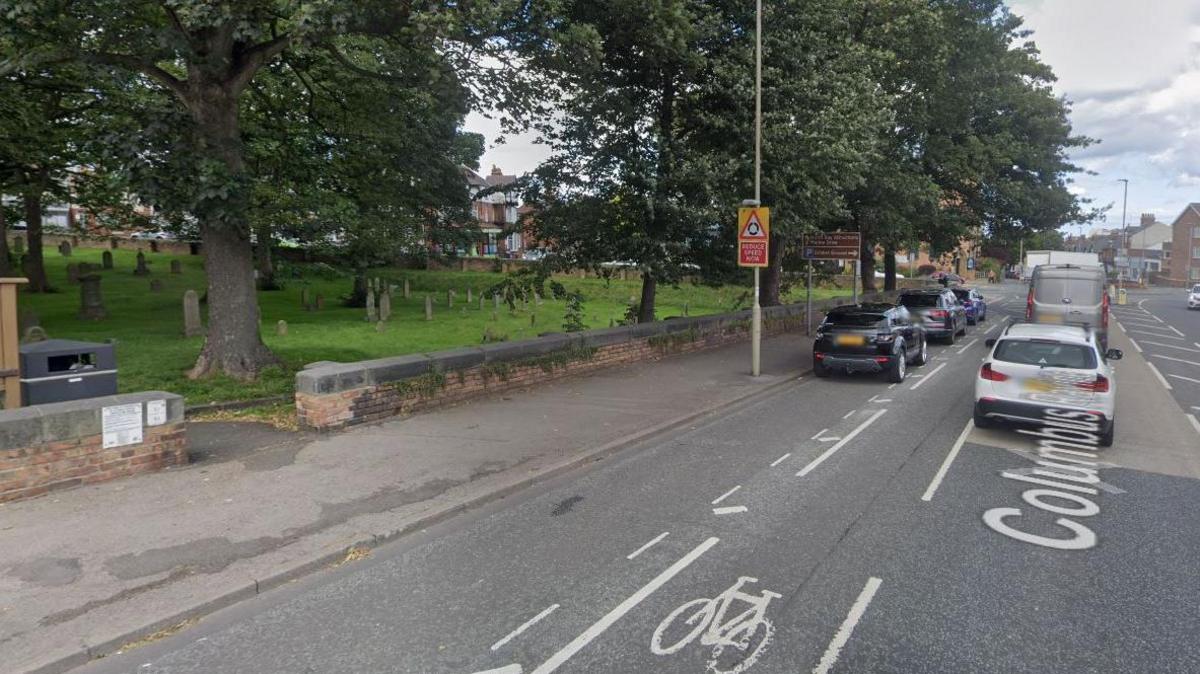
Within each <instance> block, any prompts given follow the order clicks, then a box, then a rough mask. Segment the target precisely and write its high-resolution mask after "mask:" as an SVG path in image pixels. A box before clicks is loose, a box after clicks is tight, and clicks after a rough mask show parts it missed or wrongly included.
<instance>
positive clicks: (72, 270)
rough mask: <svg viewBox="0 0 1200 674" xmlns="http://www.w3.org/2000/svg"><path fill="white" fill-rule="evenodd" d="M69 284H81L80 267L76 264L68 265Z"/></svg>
mask: <svg viewBox="0 0 1200 674" xmlns="http://www.w3.org/2000/svg"><path fill="white" fill-rule="evenodd" d="M67 283H79V265H78V264H76V263H74V262H72V263H71V264H69V265H67Z"/></svg>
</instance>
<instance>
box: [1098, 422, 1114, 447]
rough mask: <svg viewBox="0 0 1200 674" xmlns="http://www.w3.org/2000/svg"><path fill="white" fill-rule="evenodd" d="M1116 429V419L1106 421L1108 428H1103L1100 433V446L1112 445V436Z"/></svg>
mask: <svg viewBox="0 0 1200 674" xmlns="http://www.w3.org/2000/svg"><path fill="white" fill-rule="evenodd" d="M1116 431H1117V420H1116V419H1113V420H1112V421H1110V422H1108V428H1106V429H1104V432H1103V433H1101V434H1100V446H1101V447H1112V444H1113V436H1114V435H1115V434H1116Z"/></svg>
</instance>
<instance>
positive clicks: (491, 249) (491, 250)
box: [483, 232, 496, 255]
mask: <svg viewBox="0 0 1200 674" xmlns="http://www.w3.org/2000/svg"><path fill="white" fill-rule="evenodd" d="M483 254H484V255H495V254H496V234H495V232H488V235H487V244H486V245H485V246H484V247H483Z"/></svg>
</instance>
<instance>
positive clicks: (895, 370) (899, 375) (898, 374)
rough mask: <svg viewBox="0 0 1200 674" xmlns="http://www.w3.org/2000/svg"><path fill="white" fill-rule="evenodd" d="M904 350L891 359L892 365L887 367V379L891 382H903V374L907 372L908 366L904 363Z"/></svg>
mask: <svg viewBox="0 0 1200 674" xmlns="http://www.w3.org/2000/svg"><path fill="white" fill-rule="evenodd" d="M905 360H906V359H905V357H904V351H901V352H900V357H899V358H893V359H892V366H891V367H890V368H888V371H887V380H888V381H889V382H890V383H892V384H900V383H903V382H904V376H905V375H907V374H908V366H907V365H906V364H905Z"/></svg>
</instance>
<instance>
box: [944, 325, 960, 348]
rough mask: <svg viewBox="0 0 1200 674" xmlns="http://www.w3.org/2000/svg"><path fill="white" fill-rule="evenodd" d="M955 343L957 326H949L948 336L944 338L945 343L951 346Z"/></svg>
mask: <svg viewBox="0 0 1200 674" xmlns="http://www.w3.org/2000/svg"><path fill="white" fill-rule="evenodd" d="M956 341H958V326H957V325H953V324H951V326H950V334H949V335H948V336H947V337H946V343H947V344H953V343H954V342H956Z"/></svg>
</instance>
